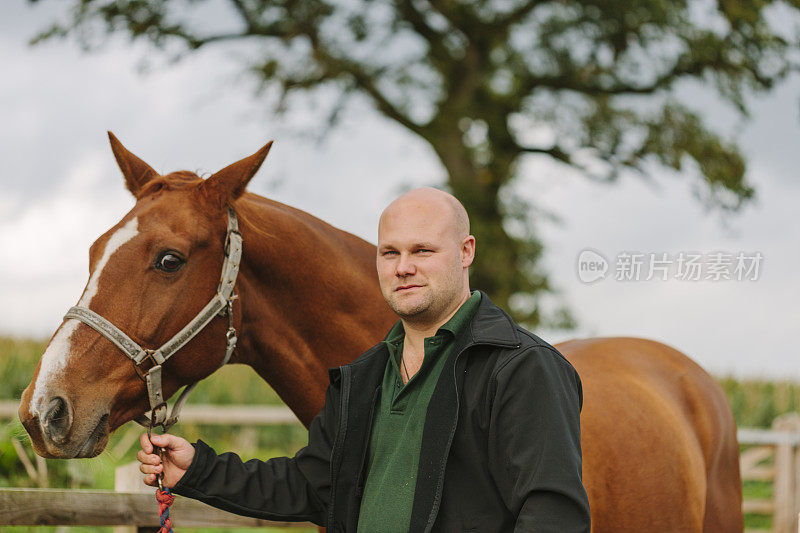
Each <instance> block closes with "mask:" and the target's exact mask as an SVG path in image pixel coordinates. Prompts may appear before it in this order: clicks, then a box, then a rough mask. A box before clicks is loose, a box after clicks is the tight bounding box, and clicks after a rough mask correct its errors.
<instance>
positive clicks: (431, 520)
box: [425, 343, 519, 533]
mask: <svg viewBox="0 0 800 533" xmlns="http://www.w3.org/2000/svg"><path fill="white" fill-rule="evenodd" d="M480 344H481V343H477V344H470V345H468V346H464V348H462V349H461V351H459V352H458V353H457V354H456V359H455V361H453V387H454V388H455V391H456V413H455V417H454V418H453V425H452V427H451V428H450V437H449V438H448V439H447V447H446V452H445V454H444V458H443V459H442V461H443V464H442V471H443V470H444V466H445V464H444V463H447V456H448V455H450V446H451V445H452V444H453V437H454V436H455V434H456V426H457V425H458V413H459V411H460V410H461V396H460V394H459V393H458V373H457V372H458V360H459V359H460V358H461V355H462V354H463V353H464V352H466V351H467V349H468V348H472V347H474V346H479V345H480ZM516 346H517V347H518V346H519V345H516ZM442 477H444V472H442V476H441V477H440V478H439V481H438V483H437V487H436V494H435V495H434V497H433V506H432V507H431V514H430V516H429V517H428V523H427V524H426V526H425V533H430V531H431V529H433V524H434V522H435V520H434V517H435V516H436V515H437V514H438V512H439V503H440V502H441V499H442Z"/></svg>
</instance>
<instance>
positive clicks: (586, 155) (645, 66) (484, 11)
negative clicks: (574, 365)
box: [31, 0, 800, 326]
mask: <svg viewBox="0 0 800 533" xmlns="http://www.w3.org/2000/svg"><path fill="white" fill-rule="evenodd" d="M31 1H36V0H31ZM72 1H73V3H72V6H71V15H70V17H69V19H68V20H64V21H59V22H56V23H55V24H54V25H52V26H51V27H50V28H47V29H45V30H44V31H43V32H42V34H41V35H39V36H38V37H37V38H36V40H40V39H47V38H51V37H54V36H68V35H76V36H78V37H79V38H80V39H81V40H82V42H83V43H84V44H88V43H90V42H91V41H92V38H93V37H96V36H98V35H102V34H113V33H124V34H127V35H129V36H131V37H132V38H133V39H136V40H147V41H150V42H151V43H153V44H154V45H155V46H157V47H160V48H164V47H167V46H171V45H172V43H175V44H177V45H179V46H181V47H182V48H183V50H184V51H185V52H191V51H195V50H198V49H201V48H204V47H208V46H220V45H223V43H226V42H235V41H245V40H257V41H259V42H260V43H263V44H262V45H261V48H259V49H260V50H261V54H260V56H259V58H258V59H257V60H256V61H254V62H253V64H251V65H249V66H248V68H249V72H250V73H251V74H252V75H253V76H255V77H257V79H258V80H260V81H262V82H263V86H264V87H265V88H277V89H278V90H279V92H280V94H281V98H280V99H279V100H278V108H277V109H278V110H280V109H282V108H283V107H284V106H285V105H287V102H289V103H290V102H291V99H288V98H287V97H288V96H290V95H292V94H295V93H309V92H313V91H315V90H317V89H320V88H323V87H328V88H332V89H333V90H334V91H335V93H336V94H337V95H338V97H339V101H338V102H337V105H334V106H333V107H332V108H331V115H330V119H331V121H332V122H335V120H336V118H337V116H338V113H339V112H340V111H341V109H343V108H345V104H346V101H347V99H348V98H349V97H351V96H352V95H355V94H359V95H362V96H365V97H366V98H367V99H368V100H369V101H371V102H372V104H374V107H375V109H376V110H377V111H378V112H379V113H380V114H381V115H383V116H384V117H386V118H387V119H390V120H392V121H394V122H396V123H398V124H400V125H402V126H403V127H405V128H407V129H408V130H409V131H411V132H413V133H414V134H416V135H418V136H419V137H421V138H423V139H425V141H427V142H428V143H429V144H430V146H431V147H432V148H433V150H434V151H435V153H436V154H437V156H438V157H439V159H440V161H441V163H442V165H443V167H444V169H445V170H446V173H447V176H448V179H447V186H448V187H449V189H450V191H451V192H453V194H455V195H456V196H457V197H458V198H459V199H460V200H461V201H462V202H463V203H464V205H465V207H466V208H467V211H468V212H469V214H470V219H471V222H472V229H473V233H474V234H475V236H476V238H477V242H478V247H479V255H478V257H477V259H476V263H475V265H474V267H473V272H472V275H471V279H472V284H473V286H474V287H478V288H482V289H484V290H486V291H487V292H488V293H489V294H490V295H491V296H492V298H493V299H494V300H495V301H497V302H498V303H500V304H501V305H505V306H507V308H508V307H509V306H510V308H511V310H512V314H514V315H515V317H516V318H518V319H521V320H523V321H524V322H525V323H527V324H529V325H537V324H539V323H544V324H547V325H551V326H553V325H557V326H566V325H569V324H570V323H571V318H570V315H569V313H568V311H566V310H564V309H563V308H562V309H560V310H558V311H557V312H553V313H550V314H548V315H543V314H542V312H541V310H540V307H539V306H537V305H533V306H530V305H528V306H526V305H518V304H515V302H519V301H523V300H525V299H524V298H522V299H516V300H515V299H514V298H513V297H514V296H527V297H528V298H527V301H534V302H536V301H537V298H538V297H540V296H541V295H542V294H543V293H545V292H548V291H552V290H553V289H552V288H551V286H550V283H549V280H548V276H547V274H546V273H545V272H544V271H543V269H542V268H541V265H540V258H541V253H542V249H543V248H542V243H541V241H540V240H539V238H538V237H537V232H536V227H535V225H534V222H535V220H534V219H535V216H534V215H533V213H535V212H536V211H534V210H533V209H531V206H529V205H528V204H526V203H525V202H524V201H520V200H518V199H517V197H516V196H515V195H514V194H513V188H512V184H513V182H514V178H515V177H516V176H517V175H518V173H519V171H518V167H519V164H520V162H521V161H522V160H523V158H526V157H531V156H538V157H545V158H549V159H551V160H553V161H556V162H558V163H560V164H563V165H564V166H565V167H569V168H572V169H576V170H578V171H579V172H581V173H583V174H585V175H586V176H587V177H588V178H590V179H594V180H601V181H604V182H612V181H614V180H615V179H616V178H617V177H618V176H619V175H620V174H621V173H622V172H627V171H630V172H633V173H640V174H644V173H646V171H647V168H653V164H655V166H661V167H665V168H670V169H674V170H675V171H684V172H686V173H688V174H691V176H692V178H693V179H695V180H696V184H697V186H698V187H697V190H699V191H700V192H701V193H702V199H703V201H705V202H706V203H707V204H708V205H709V206H712V207H715V208H719V209H723V210H731V211H732V210H737V209H738V208H740V207H741V206H742V205H743V204H744V203H746V202H747V201H748V200H750V199H751V198H752V197H753V195H754V189H753V187H752V185H751V184H750V183H748V181H747V179H746V164H745V160H744V157H743V155H742V153H741V151H740V149H739V147H738V146H736V144H735V142H734V140H733V139H730V138H727V137H726V136H724V135H723V134H721V133H719V132H716V131H714V130H713V129H712V128H710V127H709V126H707V125H706V123H705V122H704V120H703V118H702V117H701V115H700V114H699V113H698V112H697V111H696V110H693V109H692V108H691V106H690V105H688V103H687V102H684V101H681V97H680V94H679V91H678V90H677V89H678V88H679V87H680V85H681V84H682V83H684V82H687V81H696V82H698V83H701V84H703V85H706V86H710V87H712V88H713V89H714V90H716V92H717V93H718V94H719V97H720V98H721V99H722V100H724V101H726V102H728V103H730V104H731V105H732V106H733V108H734V109H735V110H737V111H738V113H739V114H741V115H742V116H746V115H747V112H748V99H747V96H748V94H751V93H758V92H765V91H769V90H770V89H772V88H773V87H774V86H775V84H776V83H777V82H779V81H781V80H782V79H784V78H785V77H786V76H787V75H788V74H789V73H790V72H792V71H794V70H796V69H797V66H798V63H797V52H798V49H800V47H799V46H798V41H799V39H798V36H799V35H800V32H798V29H797V28H794V27H792V28H788V29H787V28H785V26H787V24H786V21H791V20H796V17H797V15H798V8H800V0H787V1H784V2H778V1H772V0H717V1H705V0H693V1H690V2H689V1H686V0H580V1H577V0H535V1H528V0H516V1H515V0H213V1H212V0H72ZM210 4H213V5H215V6H217V7H218V8H220V9H222V8H224V9H227V10H229V12H230V13H231V14H232V15H233V16H232V18H231V20H232V21H233V23H232V24H231V25H230V27H225V28H210V29H209V28H208V27H207V26H208V25H203V24H199V23H198V21H197V17H196V16H194V15H196V13H197V10H201V9H203V8H204V7H205V8H207V7H208V5H210ZM204 26H206V27H205V28H204ZM780 26H784V27H783V28H781V27H780ZM792 32H794V34H792Z"/></svg>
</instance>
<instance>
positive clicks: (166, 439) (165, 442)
mask: <svg viewBox="0 0 800 533" xmlns="http://www.w3.org/2000/svg"><path fill="white" fill-rule="evenodd" d="M150 441H151V442H152V443H153V444H155V445H156V446H160V447H161V448H169V449H174V448H175V446H176V445H177V444H178V443H179V442H180V441H179V440H178V437H176V436H175V435H170V434H169V433H164V434H163V435H150Z"/></svg>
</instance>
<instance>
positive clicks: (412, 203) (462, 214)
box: [379, 187, 469, 241]
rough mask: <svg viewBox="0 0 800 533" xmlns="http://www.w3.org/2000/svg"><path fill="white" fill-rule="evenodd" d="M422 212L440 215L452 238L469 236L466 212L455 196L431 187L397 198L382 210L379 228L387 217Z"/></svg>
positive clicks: (409, 192) (460, 238)
mask: <svg viewBox="0 0 800 533" xmlns="http://www.w3.org/2000/svg"><path fill="white" fill-rule="evenodd" d="M422 210H424V211H428V210H435V211H438V212H439V213H441V217H442V219H443V222H444V223H445V224H446V225H447V226H449V228H450V230H451V231H452V232H453V236H454V237H455V238H456V239H458V240H459V241H460V240H462V239H464V238H465V237H467V236H468V235H469V217H468V216H467V210H466V209H464V206H463V205H461V202H459V201H458V199H457V198H456V197H455V196H453V195H452V194H450V193H448V192H444V191H442V190H439V189H435V188H433V187H419V188H418V189H412V190H410V191H408V192H407V193H405V194H403V195H401V196H399V197H398V198H397V199H395V200H394V201H393V202H392V203H390V204H389V205H388V206H387V207H386V209H384V210H383V213H382V214H381V219H380V222H379V226H380V224H382V223H383V221H384V218H386V217H387V216H392V215H396V214H398V213H399V212H409V211H412V212H413V211H422Z"/></svg>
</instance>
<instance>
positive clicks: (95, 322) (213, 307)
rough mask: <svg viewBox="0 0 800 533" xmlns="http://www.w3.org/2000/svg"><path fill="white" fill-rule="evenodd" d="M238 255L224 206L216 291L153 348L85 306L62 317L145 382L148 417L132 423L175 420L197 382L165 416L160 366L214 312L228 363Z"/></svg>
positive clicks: (238, 239)
mask: <svg viewBox="0 0 800 533" xmlns="http://www.w3.org/2000/svg"><path fill="white" fill-rule="evenodd" d="M241 258H242V234H241V233H239V223H238V220H237V218H236V213H235V212H234V211H233V209H231V208H228V231H227V234H226V236H225V260H224V261H223V263H222V274H221V276H220V281H219V286H218V287H217V293H216V294H215V295H214V297H213V298H211V301H210V302H208V304H206V306H205V307H204V308H203V309H202V310H201V311H200V312H199V313H197V316H195V317H194V318H193V319H192V320H191V322H189V323H188V324H187V325H186V327H184V328H183V329H182V330H180V331H179V332H178V333H176V334H175V335H174V336H173V337H172V338H171V339H170V340H168V341H167V342H165V343H164V344H162V345H161V347H160V348H158V349H156V350H149V349H147V348H142V347H141V346H139V345H138V344H136V342H134V341H133V340H132V339H131V338H130V337H128V336H127V335H126V334H125V333H124V332H123V331H122V330H121V329H119V328H118V327H117V326H115V325H114V324H112V323H111V322H109V321H108V320H106V319H105V318H103V317H102V316H100V315H98V314H97V313H95V312H94V311H92V310H91V309H89V308H88V307H81V306H75V307H71V308H70V309H69V311H67V314H65V315H64V320H66V319H68V318H74V319H77V320H80V321H81V322H83V323H85V324H86V325H88V326H89V327H91V328H93V329H94V330H96V331H97V332H98V333H100V334H101V335H103V336H104V337H105V338H107V339H108V340H110V341H111V342H112V343H114V344H115V345H116V346H117V348H119V349H120V350H122V353H124V354H125V355H127V356H128V357H129V358H130V359H131V361H133V368H134V370H136V374H137V375H138V376H139V377H140V378H142V380H143V381H144V382H145V383H146V384H147V395H148V397H149V399H150V416H149V417H148V416H147V415H146V414H143V415H141V416H139V417H138V418H136V419H135V420H136V422H138V423H139V424H141V425H142V426H144V427H146V428H148V430H149V429H151V428H153V427H155V426H161V427H162V429H163V431H164V432H166V431H167V430H168V429H169V428H170V427H171V426H172V425H173V424H175V422H177V421H178V415H179V414H180V411H181V408H183V404H184V403H186V399H187V398H188V396H189V393H190V392H191V391H192V389H194V387H195V385H197V383H198V382H197V381H195V382H194V383H192V384H191V385H188V386H187V387H186V388H185V389H183V392H181V394H180V396H178V400H177V401H176V402H175V405H174V406H173V407H172V413H171V414H170V415H169V416H167V401H166V400H165V399H164V391H163V389H162V387H161V366H162V365H163V364H164V363H165V362H166V361H167V359H169V358H170V357H172V356H173V355H174V354H175V352H177V351H178V350H180V349H181V348H182V347H183V346H184V345H185V344H186V343H187V342H189V341H190V340H192V339H193V338H194V337H195V336H196V335H197V334H198V333H200V331H202V330H203V328H205V327H206V326H207V325H208V324H209V323H210V322H211V321H212V320H213V319H214V317H216V316H217V315H219V316H227V317H228V331H227V332H226V334H225V339H226V348H225V358H224V359H223V360H222V365H220V366H223V365H225V364H227V363H228V361H229V360H230V358H231V354H233V350H234V348H236V341H237V340H238V338H237V336H236V329H235V328H234V327H233V300H235V299H236V295H235V294H233V287H234V285H235V284H236V276H237V274H238V273H239V262H240V261H241ZM148 359H149V360H150V361H152V363H153V365H154V366H152V367H151V368H150V369H149V370H148V371H147V372H144V371H142V369H141V367H140V365H141V364H142V363H143V362H144V361H146V360H148Z"/></svg>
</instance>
